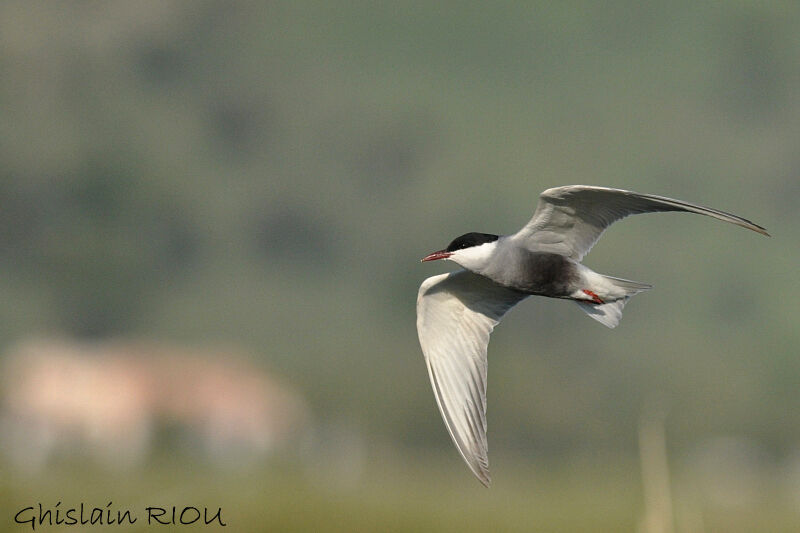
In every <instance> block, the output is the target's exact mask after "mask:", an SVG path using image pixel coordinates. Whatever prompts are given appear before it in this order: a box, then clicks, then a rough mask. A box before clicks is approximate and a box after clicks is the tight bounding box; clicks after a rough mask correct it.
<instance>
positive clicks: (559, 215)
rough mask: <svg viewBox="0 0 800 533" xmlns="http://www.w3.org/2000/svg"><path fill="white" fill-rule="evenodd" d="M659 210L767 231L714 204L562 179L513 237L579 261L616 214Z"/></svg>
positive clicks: (613, 220) (624, 215)
mask: <svg viewBox="0 0 800 533" xmlns="http://www.w3.org/2000/svg"><path fill="white" fill-rule="evenodd" d="M659 211H686V212H690V213H699V214H701V215H707V216H710V217H714V218H717V219H719V220H724V221H725V222H730V223H732V224H736V225H737V226H742V227H743V228H747V229H750V230H753V231H755V232H758V233H761V234H762V235H767V236H769V234H768V233H767V231H766V230H765V229H764V228H762V227H761V226H759V225H758V224H754V223H753V222H750V221H749V220H747V219H744V218H742V217H739V216H736V215H732V214H730V213H726V212H725V211H720V210H718V209H712V208H710V207H703V206H700V205H695V204H690V203H689V202H684V201H681V200H674V199H672V198H666V197H664V196H656V195H654V194H640V193H637V192H633V191H626V190H622V189H610V188H607V187H592V186H588V185H568V186H565V187H556V188H553V189H547V190H546V191H544V192H543V193H542V194H541V195H540V197H539V204H538V205H537V206H536V211H535V212H534V214H533V218H532V219H531V220H530V222H528V224H527V225H525V227H524V228H522V229H521V230H520V231H519V232H517V233H516V234H515V235H514V236H513V237H514V238H515V239H518V240H519V241H521V245H523V246H526V247H527V248H530V249H532V250H536V251H544V252H552V253H558V254H561V255H565V256H567V257H569V258H571V259H574V260H575V261H580V260H581V259H582V258H583V256H585V255H586V254H587V253H589V250H591V248H592V246H594V243H595V242H597V239H599V238H600V235H602V234H603V231H605V229H606V228H607V227H608V226H610V225H611V224H613V223H614V222H616V221H617V220H620V219H622V218H625V217H626V216H628V215H634V214H637V213H654V212H659Z"/></svg>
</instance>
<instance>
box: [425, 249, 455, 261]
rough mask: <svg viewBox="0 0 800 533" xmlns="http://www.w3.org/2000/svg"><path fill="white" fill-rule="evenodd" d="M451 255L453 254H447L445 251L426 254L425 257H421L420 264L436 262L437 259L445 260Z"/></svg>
mask: <svg viewBox="0 0 800 533" xmlns="http://www.w3.org/2000/svg"><path fill="white" fill-rule="evenodd" d="M451 255H453V254H452V253H451V252H448V251H447V250H439V251H438V252H433V253H432V254H428V255H426V256H425V257H423V258H422V262H423V263H424V262H425V261H436V260H437V259H447V258H448V257H450V256H451Z"/></svg>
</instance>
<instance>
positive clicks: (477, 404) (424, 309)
mask: <svg viewBox="0 0 800 533" xmlns="http://www.w3.org/2000/svg"><path fill="white" fill-rule="evenodd" d="M526 296H527V295H526V294H523V293H521V292H518V291H514V290H512V289H508V288H506V287H502V286H500V285H497V284H496V283H494V282H492V281H490V280H488V279H487V278H484V277H483V276H479V275H477V274H473V273H472V272H469V271H467V270H459V271H456V272H451V273H450V274H442V275H439V276H433V277H431V278H428V279H426V280H425V281H424V282H423V283H422V286H421V287H420V289H419V296H418V297H417V332H418V334H419V343H420V346H422V353H423V354H425V361H426V363H427V365H428V374H429V375H430V378H431V385H432V386H433V392H434V395H435V396H436V403H437V404H438V405H439V411H440V412H441V414H442V418H443V419H444V423H445V425H446V426H447V430H448V431H449V432H450V436H451V437H452V438H453V442H454V443H455V445H456V447H457V448H458V451H459V452H461V456H462V457H463V458H464V460H465V461H466V462H467V465H469V467H470V469H471V470H472V472H474V473H475V475H476V476H477V477H478V479H479V480H480V481H481V483H483V484H484V485H486V486H488V485H489V483H490V480H489V462H488V457H487V445H486V366H487V361H486V347H487V345H488V344H489V334H490V333H491V332H492V329H494V327H495V326H496V325H497V323H498V322H500V319H501V318H502V317H503V315H504V314H505V313H506V311H508V310H509V309H511V308H512V307H513V306H514V305H515V304H517V303H518V302H519V301H521V300H523V299H524V298H526Z"/></svg>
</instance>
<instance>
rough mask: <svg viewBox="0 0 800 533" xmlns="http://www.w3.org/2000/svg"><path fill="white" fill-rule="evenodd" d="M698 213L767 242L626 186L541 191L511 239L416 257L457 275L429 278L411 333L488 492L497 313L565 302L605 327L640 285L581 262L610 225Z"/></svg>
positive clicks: (476, 236) (461, 243)
mask: <svg viewBox="0 0 800 533" xmlns="http://www.w3.org/2000/svg"><path fill="white" fill-rule="evenodd" d="M660 211H684V212H688V213H699V214H701V215H707V216H710V217H713V218H717V219H719V220H723V221H725V222H730V223H732V224H736V225H737V226H742V227H743V228H747V229H750V230H753V231H755V232H757V233H761V234H762V235H766V236H769V234H768V233H767V231H766V230H765V229H764V228H762V227H761V226H759V225H757V224H754V223H753V222H750V221H749V220H746V219H744V218H741V217H738V216H736V215H732V214H730V213H726V212H724V211H719V210H718V209H712V208H709V207H702V206H699V205H695V204H691V203H688V202H683V201H681V200H673V199H672V198H666V197H663V196H656V195H652V194H639V193H636V192H632V191H625V190H622V189H610V188H607V187H591V186H586V185H569V186H566V187H556V188H553V189H548V190H546V191H544V192H543V193H542V194H541V196H540V197H539V204H538V205H537V206H536V211H535V212H534V213H533V218H531V220H530V222H528V224H526V225H525V227H523V228H522V229H521V230H519V231H518V232H517V233H515V234H513V235H492V234H489V233H467V234H465V235H462V236H460V237H458V238H457V239H455V240H453V242H451V243H450V244H449V245H448V246H447V248H445V249H443V250H439V251H438V252H433V253H432V254H429V255H427V256H426V257H424V258H423V259H422V261H433V260H436V259H446V260H449V261H455V262H456V263H458V264H459V265H460V266H461V267H462V268H463V269H462V270H457V271H455V272H451V273H449V274H440V275H438V276H433V277H430V278H428V279H426V280H425V281H424V282H423V283H422V286H421V287H420V289H419V295H418V297H417V332H418V334H419V342H420V345H421V347H422V352H423V354H424V355H425V361H426V363H427V366H428V374H429V375H430V379H431V385H432V387H433V392H434V395H435V397H436V403H437V404H438V406H439V411H440V412H441V414H442V418H443V419H444V423H445V426H447V430H448V432H449V433H450V436H451V437H452V438H453V442H454V443H455V445H456V447H457V448H458V451H459V452H460V453H461V456H462V457H463V458H464V460H465V461H466V463H467V465H469V468H470V469H471V470H472V472H473V473H474V474H475V475H476V476H477V477H478V479H479V480H480V481H481V483H483V484H484V485H486V486H488V485H489V483H490V479H489V462H488V454H487V443H486V366H487V361H486V347H487V345H488V344H489V334H490V333H491V332H492V329H494V327H495V326H496V325H497V324H498V323H499V322H500V319H501V318H502V317H503V315H504V314H505V313H506V312H507V311H508V310H509V309H511V308H512V307H514V305H516V304H517V303H519V302H520V301H522V300H524V299H525V298H527V297H528V296H532V295H535V296H547V297H550V298H564V299H568V300H572V301H574V302H575V303H577V304H578V305H579V306H580V308H581V309H582V310H583V311H584V312H586V313H587V314H588V315H589V316H590V317H592V318H593V319H595V320H597V321H598V322H600V323H602V324H603V325H605V326H608V327H609V328H613V327H615V326H616V325H617V324H618V323H619V320H620V318H621V317H622V308H623V307H625V304H626V303H628V300H629V299H630V298H631V297H632V296H633V295H635V294H638V293H640V292H642V291H645V290H647V289H650V288H651V286H650V285H648V284H646V283H639V282H637V281H630V280H626V279H621V278H615V277H611V276H605V275H603V274H598V273H597V272H594V271H593V270H591V269H590V268H588V267H586V266H584V265H582V264H581V263H580V261H581V259H583V256H585V255H586V254H587V253H588V252H589V250H591V248H592V246H593V245H594V243H595V242H597V239H599V238H600V235H602V233H603V232H604V231H605V230H606V228H607V227H608V226H610V225H611V224H613V223H614V222H616V221H617V220H620V219H622V218H624V217H626V216H628V215H634V214H639V213H654V212H660Z"/></svg>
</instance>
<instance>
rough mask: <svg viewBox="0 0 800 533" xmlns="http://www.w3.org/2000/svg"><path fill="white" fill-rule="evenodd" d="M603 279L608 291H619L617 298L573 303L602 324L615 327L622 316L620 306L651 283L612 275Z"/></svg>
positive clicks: (650, 286) (649, 287) (647, 287)
mask: <svg viewBox="0 0 800 533" xmlns="http://www.w3.org/2000/svg"><path fill="white" fill-rule="evenodd" d="M603 280H604V281H606V282H607V283H608V284H609V285H610V291H609V292H611V293H612V294H613V293H614V292H617V293H619V296H618V297H617V299H615V300H613V301H610V302H608V303H604V304H596V303H592V302H585V301H579V300H575V303H576V304H578V305H579V306H580V308H581V309H583V311H584V312H585V313H586V314H587V315H589V316H590V317H592V318H594V319H595V320H597V321H598V322H600V323H601V324H603V325H604V326H608V327H609V328H615V327H616V326H617V324H619V320H620V319H621V318H622V308H623V307H625V304H626V303H628V300H630V299H631V297H632V296H634V295H635V294H639V293H640V292H642V291H646V290H648V289H652V288H653V286H652V285H648V284H647V283H640V282H638V281H631V280H628V279H622V278H615V277H612V276H603Z"/></svg>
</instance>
